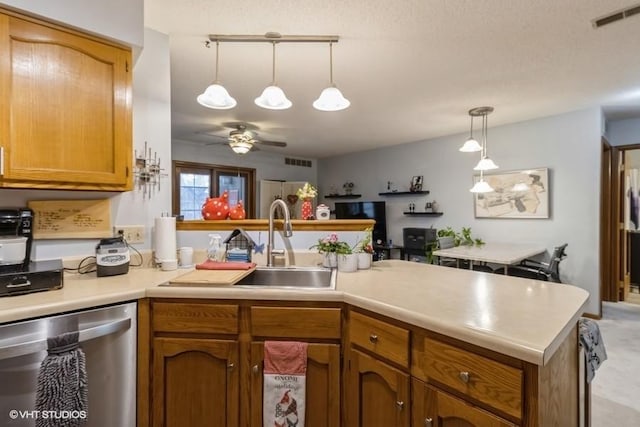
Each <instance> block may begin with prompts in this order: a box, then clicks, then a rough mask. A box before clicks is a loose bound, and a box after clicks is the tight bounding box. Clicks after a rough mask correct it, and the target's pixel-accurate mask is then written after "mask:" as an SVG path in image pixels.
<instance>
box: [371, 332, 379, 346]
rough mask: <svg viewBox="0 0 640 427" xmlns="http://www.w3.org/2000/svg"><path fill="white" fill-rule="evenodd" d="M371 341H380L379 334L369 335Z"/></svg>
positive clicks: (373, 342) (372, 342)
mask: <svg viewBox="0 0 640 427" xmlns="http://www.w3.org/2000/svg"><path fill="white" fill-rule="evenodd" d="M369 341H371V344H375V343H377V342H378V336H377V335H376V334H371V335H369Z"/></svg>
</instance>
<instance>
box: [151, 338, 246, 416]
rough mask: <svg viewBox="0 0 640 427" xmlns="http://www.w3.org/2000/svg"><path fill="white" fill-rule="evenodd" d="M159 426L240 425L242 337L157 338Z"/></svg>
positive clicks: (156, 413) (155, 389) (156, 411)
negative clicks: (223, 338)
mask: <svg viewBox="0 0 640 427" xmlns="http://www.w3.org/2000/svg"><path fill="white" fill-rule="evenodd" d="M153 353H154V356H153V396H152V400H153V402H152V403H153V404H152V408H153V410H152V411H153V423H152V425H153V426H154V427H183V426H220V427H237V426H238V403H239V399H240V393H239V374H238V371H239V370H238V343H237V342H236V341H225V340H210V339H194V338H155V339H154V340H153Z"/></svg>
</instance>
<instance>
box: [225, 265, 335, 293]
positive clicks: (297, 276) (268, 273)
mask: <svg viewBox="0 0 640 427" xmlns="http://www.w3.org/2000/svg"><path fill="white" fill-rule="evenodd" d="M336 274H337V270H336V269H335V268H334V269H330V268H321V267H258V268H257V269H256V270H255V271H254V272H253V273H251V274H249V275H248V276H246V277H244V278H243V279H242V280H240V281H239V282H237V283H236V285H235V286H243V287H258V286H260V287H272V288H296V289H327V290H329V289H335V288H336Z"/></svg>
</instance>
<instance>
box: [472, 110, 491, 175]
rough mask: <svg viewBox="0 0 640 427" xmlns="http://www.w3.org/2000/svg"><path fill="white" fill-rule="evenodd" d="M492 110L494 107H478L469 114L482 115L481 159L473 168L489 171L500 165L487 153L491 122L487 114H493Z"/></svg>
mask: <svg viewBox="0 0 640 427" xmlns="http://www.w3.org/2000/svg"><path fill="white" fill-rule="evenodd" d="M491 112H493V107H478V108H474V109H472V110H470V111H469V114H472V115H475V116H482V151H481V152H480V161H479V162H478V164H477V165H476V167H475V168H473V170H477V171H487V170H492V169H498V165H496V164H495V163H494V162H493V160H491V159H490V158H489V156H488V155H487V127H488V124H489V120H488V118H487V116H488V115H489V114H491Z"/></svg>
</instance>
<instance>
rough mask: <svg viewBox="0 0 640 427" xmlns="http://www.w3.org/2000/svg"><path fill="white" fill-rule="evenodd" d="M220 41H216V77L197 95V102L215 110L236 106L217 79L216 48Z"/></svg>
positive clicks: (218, 46)
mask: <svg viewBox="0 0 640 427" xmlns="http://www.w3.org/2000/svg"><path fill="white" fill-rule="evenodd" d="M207 43H208V42H207ZM207 46H208V45H207ZM219 48H220V42H218V41H216V77H215V80H214V81H213V83H212V84H211V85H210V86H209V87H208V88H207V89H205V91H204V92H203V93H201V94H200V95H198V97H197V98H196V100H197V101H198V103H199V104H200V105H202V106H204V107H207V108H213V109H215V110H229V109H231V108H233V107H235V106H236V104H237V102H236V100H235V99H233V98H232V97H231V95H229V92H227V90H226V89H225V88H224V86H222V85H221V84H220V82H219V81H218V50H219Z"/></svg>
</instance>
